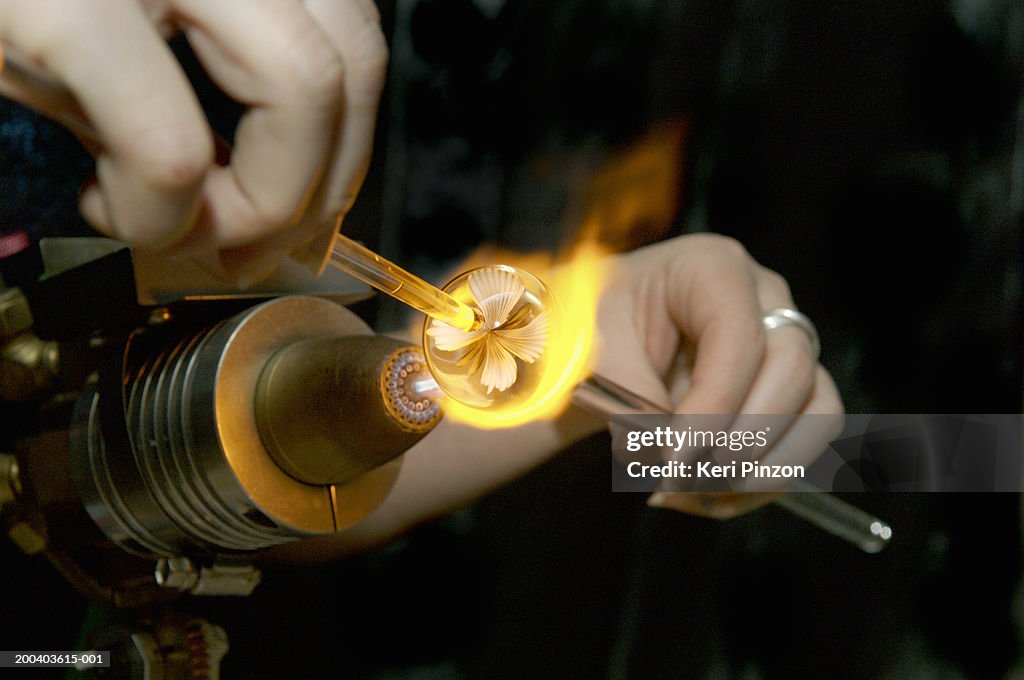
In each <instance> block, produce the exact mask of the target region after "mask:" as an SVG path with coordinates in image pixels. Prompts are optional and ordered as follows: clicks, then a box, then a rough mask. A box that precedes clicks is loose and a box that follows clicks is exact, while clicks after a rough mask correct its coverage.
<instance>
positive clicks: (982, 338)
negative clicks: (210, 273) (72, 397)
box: [0, 0, 1024, 679]
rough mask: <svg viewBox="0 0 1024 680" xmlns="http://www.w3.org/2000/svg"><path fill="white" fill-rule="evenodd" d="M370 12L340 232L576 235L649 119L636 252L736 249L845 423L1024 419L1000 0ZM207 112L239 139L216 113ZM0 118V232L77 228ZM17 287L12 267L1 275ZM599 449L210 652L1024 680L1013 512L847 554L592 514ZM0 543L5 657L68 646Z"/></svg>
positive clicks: (217, 605)
mask: <svg viewBox="0 0 1024 680" xmlns="http://www.w3.org/2000/svg"><path fill="white" fill-rule="evenodd" d="M382 10H383V14H384V23H385V31H386V34H387V35H388V38H389V43H390V45H391V50H392V66H391V72H390V74H389V83H388V88H387V90H386V91H385V99H384V103H383V108H382V112H381V125H380V129H379V133H378V144H377V151H376V155H375V159H374V164H373V167H372V168H371V172H370V175H369V177H368V180H367V184H366V187H365V189H364V191H363V193H362V195H361V197H360V199H359V201H358V202H357V205H356V206H355V208H354V210H353V212H352V213H351V214H350V215H349V217H348V218H347V219H346V222H345V227H344V228H345V229H346V230H347V232H348V233H349V234H350V235H352V236H354V237H356V238H359V239H361V240H364V241H366V242H367V243H368V244H369V245H371V246H374V247H377V248H380V249H381V250H382V251H383V252H384V254H386V255H388V256H389V257H392V258H394V259H396V260H398V261H399V262H401V263H403V264H406V265H407V266H409V267H410V268H411V269H413V270H414V271H417V272H420V273H425V274H433V273H439V272H441V271H443V270H444V269H445V268H447V267H450V266H451V265H452V264H453V263H455V262H457V261H458V259H459V258H461V257H463V256H464V255H465V254H467V253H468V252H469V251H471V250H472V249H473V248H474V247H476V246H477V245H479V244H481V243H484V242H496V243H500V244H504V245H507V246H509V247H514V248H518V249H537V248H542V247H547V248H550V247H555V246H558V245H561V244H564V242H565V241H566V240H567V239H568V238H569V237H570V236H571V234H572V233H573V231H574V230H575V229H576V228H577V227H578V224H579V216H580V215H581V214H584V213H586V211H587V209H588V207H589V206H591V204H592V202H593V191H592V189H593V187H594V186H595V182H596V181H597V178H600V177H601V176H603V175H602V173H604V172H605V171H607V170H608V168H609V167H612V168H614V164H615V163H616V162H617V159H621V158H622V154H623V153H625V152H626V151H628V149H630V148H633V145H635V143H636V141H637V140H638V139H644V138H647V137H645V135H648V134H649V133H650V131H651V130H658V129H664V126H666V125H668V127H669V128H670V129H673V130H675V131H677V133H678V136H676V137H672V136H670V139H672V140H674V141H673V145H672V146H671V149H670V150H671V152H672V156H671V158H674V159H676V160H675V163H674V165H672V164H670V165H671V167H670V170H671V171H672V172H673V173H675V174H673V177H675V178H677V179H676V181H675V184H674V186H675V187H676V192H675V193H676V196H675V198H676V202H675V203H674V205H673V206H672V209H671V210H668V211H667V212H666V211H665V210H651V211H649V212H647V213H643V214H641V215H640V216H639V217H638V218H637V220H638V222H640V224H635V225H633V228H632V229H631V230H630V232H629V240H630V242H631V245H638V244H640V243H642V242H647V241H651V240H656V239H660V238H664V237H667V236H670V235H672V234H678V233H687V232H697V231H714V232H719V233H724V234H729V235H732V236H735V237H736V238H738V239H740V240H741V241H742V242H743V243H744V244H745V245H746V247H747V248H748V249H749V250H750V252H751V253H752V254H753V255H754V257H755V258H757V259H758V260H759V261H760V262H762V263H763V264H765V265H767V266H769V267H772V268H773V269H776V270H777V271H779V272H781V273H783V274H784V275H785V276H786V277H787V279H788V280H789V281H790V284H791V286H792V289H793V293H794V298H795V299H796V300H797V302H798V304H799V305H800V307H801V309H802V310H803V311H805V312H806V313H807V314H808V315H809V316H810V317H811V318H812V319H814V321H815V323H816V324H817V325H818V328H819V330H820V332H821V335H822V345H823V354H822V362H823V363H824V364H825V365H826V367H827V368H828V369H829V370H830V371H831V372H832V374H833V376H835V378H836V382H837V384H838V386H839V388H840V391H841V393H842V396H843V399H844V401H845V403H846V406H847V409H848V410H849V411H850V412H857V413H957V412H980V413H1021V411H1022V404H1021V394H1022V386H1021V376H1022V366H1021V354H1022V352H1021V349H1022V338H1021V324H1022V320H1021V309H1022V306H1021V303H1022V300H1021V298H1022V289H1024V283H1022V282H1024V276H1022V253H1024V247H1022V245H1024V244H1022V229H1021V201H1022V197H1024V152H1022V146H1021V145H1022V138H1024V137H1022V134H1024V127H1022V126H1024V119H1022V118H1021V111H1022V110H1024V109H1022V108H1021V107H1022V105H1024V98H1022V90H1021V85H1022V82H1024V80H1022V73H1024V72H1022V59H1024V49H1022V43H1024V37H1022V36H1024V7H1022V5H1021V4H1020V3H1010V2H999V1H994V0H993V1H991V2H983V1H981V2H968V1H966V0H962V1H960V2H925V1H920V2H899V3H892V2H881V1H879V2H859V3H846V2H798V1H796V0H783V1H781V2H773V3H759V2H744V1H739V0H738V1H735V2H716V1H713V0H707V1H704V2H698V1H693V2H689V1H681V2H673V1H670V0H660V1H659V0H646V1H639V0H638V1H635V2H619V1H611V0H606V1H602V2H593V1H584V0H579V1H565V2H510V3H507V4H505V3H502V2H500V1H487V0H478V1H477V2H475V3H474V2H471V1H470V0H397V1H396V2H394V3H388V4H387V5H383V6H382ZM185 47H186V46H179V49H180V50H181V51H182V52H183V54H184V52H185V51H186V49H185ZM184 58H185V59H187V55H184ZM210 106H211V111H212V112H213V113H212V116H213V118H214V119H215V121H216V122H217V123H218V125H219V126H222V127H223V128H224V129H225V130H227V129H229V128H230V119H231V115H232V113H233V111H232V107H231V106H229V105H225V104H224V103H223V102H218V101H214V100H212V99H211V104H210ZM0 107H2V108H0V168H3V173H4V181H3V186H2V192H3V195H2V203H0V206H2V207H0V229H3V230H13V229H19V228H21V229H26V230H27V231H29V232H30V233H31V234H32V235H33V236H34V237H38V236H41V235H54V234H71V233H79V232H80V231H81V230H82V229H83V227H82V225H81V224H80V222H79V221H78V220H77V217H76V216H75V213H74V210H75V200H76V197H77V191H78V186H79V185H80V181H81V178H82V177H84V176H85V174H87V173H88V171H89V162H88V160H87V159H86V158H85V157H84V156H83V155H82V154H81V153H80V152H77V151H76V150H75V149H76V148H75V146H74V143H73V141H71V140H69V139H68V138H67V136H66V135H64V134H63V133H61V132H60V131H59V130H56V129H54V128H52V127H51V126H48V125H45V124H41V123H39V122H38V121H36V120H35V119H34V118H33V117H31V116H30V115H29V114H27V113H25V112H23V111H22V110H20V109H17V108H16V107H14V106H13V105H10V104H8V103H6V102H3V103H0ZM656 139H661V138H656ZM624 150H626V151H624ZM659 168H660V170H661V171H664V170H665V168H664V167H662V166H659ZM618 245H622V244H621V243H620V244H618ZM35 266H36V264H35V261H34V260H33V259H32V257H31V256H30V255H23V256H21V257H20V258H16V259H15V260H12V261H7V262H3V263H0V267H3V271H4V275H5V277H6V278H7V279H8V280H9V281H12V282H17V281H18V280H19V277H25V278H30V277H31V276H33V275H34V270H33V267H35ZM361 311H362V312H363V313H365V314H366V315H367V317H368V318H370V319H372V320H375V321H376V322H377V323H378V325H379V327H381V328H383V329H387V328H395V327H398V326H400V325H402V324H403V323H404V320H403V316H402V313H401V310H399V309H398V308H397V307H395V306H391V305H388V304H386V303H382V304H380V305H375V306H368V307H365V308H363V309H361ZM3 413H4V415H5V417H6V416H7V415H8V414H9V411H6V410H5V411H4V412H3ZM13 427H14V423H13V420H8V421H5V423H4V429H5V430H7V431H8V432H13V431H14V430H13V429H9V428H13ZM606 451H607V442H606V441H604V440H602V439H600V438H598V439H596V440H594V441H590V442H585V443H582V444H580V445H579V446H576V447H574V448H573V449H572V450H571V451H569V452H567V453H566V454H565V455H563V456H560V457H559V458H557V459H555V460H553V461H552V462H551V463H549V464H547V465H545V466H544V467H542V468H541V469H540V470H538V471H536V472H535V473H533V474H531V475H529V476H527V477H525V478H524V479H522V480H520V481H518V482H516V483H514V484H513V485H511V486H510V487H508V488H506V489H504V490H502V491H500V492H498V493H497V494H494V495H492V496H490V497H488V498H486V499H484V500H482V501H481V502H479V503H478V504H476V505H475V506H473V507H472V508H469V509H467V510H465V511H462V512H460V513H458V514H457V515H455V516H454V517H452V518H450V519H448V520H445V521H443V522H439V523H436V524H433V525H430V526H427V527H423V528H421V529H419V530H417V531H414V532H413V533H412V534H411V535H409V536H408V537H406V538H405V539H403V540H401V541H399V542H398V543H396V544H395V545H393V546H390V547H389V548H387V549H385V550H381V551H378V552H375V553H373V554H371V555H368V556H364V557H360V558H355V559H352V560H349V561H347V562H345V563H343V564H341V565H331V566H330V567H323V568H317V569H307V570H303V571H301V572H298V573H291V574H289V573H282V574H267V575H266V576H265V583H264V584H263V585H261V586H260V588H259V590H258V591H257V593H256V594H255V595H254V596H253V597H252V598H250V599H249V600H246V601H236V602H198V603H197V602H193V603H191V604H190V606H191V607H195V608H196V609H198V610H202V611H204V613H206V615H207V616H208V617H209V618H210V620H212V621H215V622H217V623H220V624H221V625H224V626H225V627H226V628H227V629H228V633H229V636H230V638H231V643H232V651H231V652H230V654H229V656H228V657H227V659H226V662H225V669H226V670H227V671H228V673H229V674H228V677H286V676H289V677H326V676H328V675H336V676H340V675H343V673H349V674H350V675H351V677H360V678H375V679H380V678H399V677H416V678H462V677H468V678H488V679H493V678H527V677H529V678H547V677H550V678H600V677H611V678H708V677H729V678H744V679H746V678H798V677H799V678H815V677H822V678H857V679H861V678H865V679H866V678H890V677H891V678H908V677H914V678H918V677H921V678H927V677H945V678H960V677H967V678H995V677H1002V676H1003V674H1004V673H1005V672H1006V671H1007V669H1008V668H1010V666H1011V665H1012V664H1013V663H1014V662H1015V660H1016V658H1017V656H1018V652H1019V650H1018V634H1017V631H1016V629H1015V624H1014V620H1013V616H1014V608H1013V605H1014V597H1015V589H1016V587H1017V582H1018V578H1019V575H1020V557H1019V554H1020V539H1019V522H1018V497H1017V495H1016V494H984V495H975V494H942V495H940V494H931V495H925V494H878V495H870V494H858V495H851V496H850V497H849V500H851V501H853V502H854V503H856V504H858V505H860V506H862V507H865V508H868V509H870V510H871V511H872V512H874V513H876V514H878V515H879V516H882V517H884V518H886V519H887V520H889V521H890V523H891V524H892V525H893V527H894V528H895V532H896V538H895V540H894V542H893V544H892V545H891V547H890V548H889V549H888V550H887V551H886V552H884V553H882V554H880V555H877V556H868V555H863V554H860V553H858V552H857V551H856V550H855V549H854V548H851V547H849V546H847V545H845V544H843V543H841V542H839V541H837V540H836V539H833V538H831V537H829V536H827V535H824V534H822V533H821V532H819V531H818V530H816V529H813V528H810V527H808V526H806V525H804V524H802V523H801V522H800V521H799V520H797V519H794V518H792V517H790V516H787V515H785V514H784V513H783V512H782V511H781V510H778V509H776V508H774V507H769V508H766V509H764V510H761V511H757V512H755V513H752V514H750V515H747V516H745V517H743V518H740V519H738V520H734V521H730V522H727V523H719V522H713V521H708V520H702V519H697V518H692V517H687V516H681V515H676V514H673V513H669V512H665V511H656V510H650V509H647V508H646V507H645V506H644V505H643V500H644V499H643V497H641V496H638V495H632V494H614V495H613V494H611V493H609V492H608V490H607V489H608V475H607V466H606ZM481 455H484V454H483V453H482V454H481ZM3 551H4V554H3V556H2V558H0V559H2V563H3V564H4V565H5V573H7V574H8V579H6V581H7V583H9V584H15V586H14V588H13V589H12V592H11V594H10V598H11V599H10V600H9V601H10V604H11V606H10V608H6V607H5V609H7V611H9V612H18V614H19V615H18V616H15V617H11V616H7V615H5V616H4V617H0V618H2V619H3V623H2V624H0V625H2V626H3V628H2V637H0V639H2V640H3V644H2V645H0V646H2V647H3V648H5V649H19V648H24V649H33V648H34V649H42V648H51V649H58V648H65V647H68V646H70V645H72V644H73V643H74V640H75V637H76V636H77V635H78V631H79V629H80V628H81V626H82V622H83V617H84V612H85V609H86V605H85V603H84V602H82V601H81V600H80V599H78V598H76V596H74V595H73V594H72V593H71V592H70V591H69V590H68V589H67V587H66V586H64V585H63V583H62V582H61V581H60V580H59V579H57V577H55V576H53V575H52V574H51V573H50V572H49V571H48V567H47V566H46V565H45V564H37V563H35V562H34V561H33V560H30V559H26V558H23V557H21V556H20V555H19V554H17V552H16V550H15V549H14V548H12V547H11V546H10V545H9V544H4V546H3ZM207 610H209V611H207ZM43 641H47V642H45V644H42V642H43ZM285 662H292V663H296V664H297V665H298V666H299V667H300V670H298V671H296V670H294V669H292V670H291V671H288V670H286V669H285V668H284V664H285ZM328 668H330V669H332V670H331V671H330V672H328V670H327V669H328Z"/></svg>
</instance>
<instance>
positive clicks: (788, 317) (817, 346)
mask: <svg viewBox="0 0 1024 680" xmlns="http://www.w3.org/2000/svg"><path fill="white" fill-rule="evenodd" d="M761 323H762V324H763V325H764V329H765V330H766V331H771V330H775V329H776V328H782V327H783V326H796V327H797V328H799V329H801V330H802V331H803V332H805V333H807V339H808V340H810V341H811V353H812V354H813V355H814V360H815V361H817V360H818V357H819V356H821V340H820V338H819V337H818V329H817V328H815V327H814V324H813V323H812V322H811V320H810V319H808V318H807V316H806V315H804V314H801V313H800V312H798V311H796V310H795V309H790V308H788V307H776V308H775V309H769V310H768V311H767V312H765V313H764V317H763V318H762V319H761Z"/></svg>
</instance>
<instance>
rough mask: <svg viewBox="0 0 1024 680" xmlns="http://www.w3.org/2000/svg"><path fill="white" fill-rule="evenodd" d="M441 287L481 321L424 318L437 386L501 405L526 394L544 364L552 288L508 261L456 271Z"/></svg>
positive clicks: (470, 400) (479, 404) (466, 400)
mask: <svg viewBox="0 0 1024 680" xmlns="http://www.w3.org/2000/svg"><path fill="white" fill-rule="evenodd" d="M444 291H445V292H446V293H448V294H449V295H451V296H452V297H454V298H455V299H456V300H458V301H459V302H462V303H464V304H466V305H468V306H469V307H471V308H472V309H473V310H474V311H475V312H476V313H477V314H478V316H479V317H480V318H481V320H482V321H481V324H480V326H479V328H476V329H474V330H469V331H466V330H462V329H459V328H456V327H454V326H451V325H449V324H447V323H444V322H443V321H439V320H437V319H427V321H426V323H425V324H424V327H423V348H424V354H425V355H426V358H427V364H428V366H429V368H430V372H431V373H432V374H433V376H434V379H435V380H436V381H437V383H438V385H439V386H440V387H441V389H442V390H444V391H445V392H446V393H447V394H448V396H449V397H451V398H453V399H456V400H457V401H460V402H462V403H463V404H466V405H468V406H472V407H475V408H492V407H498V406H500V407H506V406H510V405H514V404H515V403H516V402H518V401H522V400H525V399H526V398H528V397H529V396H530V395H531V394H532V392H533V390H534V389H535V388H536V387H537V385H538V383H539V382H540V376H541V375H542V373H543V371H544V369H545V354H546V349H547V344H548V341H549V334H550V330H551V326H552V323H551V322H552V319H551V315H552V314H553V313H554V312H555V309H556V308H555V303H554V298H553V297H552V295H551V291H550V290H548V288H547V286H545V285H544V284H543V283H541V282H540V281H539V280H538V279H537V278H536V277H534V276H533V275H531V274H530V273H528V272H526V271H523V270H522V269H518V268H516V267H510V266H507V265H492V266H487V267H480V268H478V269H473V270H470V271H468V272H465V273H463V274H460V275H459V276H457V277H456V278H454V279H453V280H452V281H451V282H450V283H448V285H446V286H445V287H444Z"/></svg>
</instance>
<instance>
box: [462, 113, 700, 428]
mask: <svg viewBox="0 0 1024 680" xmlns="http://www.w3.org/2000/svg"><path fill="white" fill-rule="evenodd" d="M688 130H689V121H688V120H685V119H683V120H669V121H663V122H662V123H661V124H658V125H655V126H653V127H652V128H651V129H650V130H648V131H647V133H646V134H644V135H642V136H641V137H640V138H638V139H637V140H635V142H634V143H632V144H630V145H628V146H626V147H624V148H622V149H619V150H617V151H615V152H614V153H611V154H610V155H609V157H608V158H607V159H606V160H605V162H604V163H603V164H602V165H601V167H600V168H599V169H598V171H597V172H596V173H595V174H594V176H593V177H591V178H590V180H589V181H588V182H587V183H585V185H583V186H582V187H579V188H578V189H577V191H578V192H579V193H577V195H576V196H575V198H574V199H570V205H569V206H568V208H567V211H566V212H567V214H575V215H577V216H579V217H578V219H580V223H581V228H580V229H579V236H578V239H577V243H578V245H577V246H575V247H574V248H573V249H572V250H571V251H570V252H569V254H568V255H567V256H566V257H564V258H560V260H559V261H558V262H556V261H555V258H554V257H552V256H550V255H545V254H532V255H523V254H515V253H510V252H505V251H498V250H496V249H493V248H491V249H486V248H485V249H481V250H480V251H477V252H476V253H475V254H474V255H472V256H471V257H470V258H469V260H468V261H467V262H464V263H463V265H462V267H461V268H460V271H466V270H468V269H472V268H474V267H480V266H485V265H493V264H507V265H512V266H514V267H519V268H521V269H524V270H525V271H527V272H529V273H531V274H533V275H534V276H535V277H537V278H538V279H540V280H541V281H542V282H544V283H545V284H546V285H547V286H548V288H550V289H551V292H552V293H553V295H554V297H555V298H556V299H557V300H558V301H559V302H560V303H561V304H560V308H561V309H560V314H559V315H558V316H557V317H555V318H554V319H553V321H552V326H551V329H550V334H549V338H550V340H549V345H548V347H547V349H546V357H545V359H544V367H543V369H542V370H543V373H542V376H541V378H540V382H539V384H538V385H537V387H536V389H535V390H534V391H533V392H532V393H531V394H530V395H529V396H528V397H527V398H526V399H525V400H524V401H521V402H516V403H511V404H507V405H503V406H497V407H491V408H488V409H481V408H474V407H472V406H467V405H465V404H462V403H459V402H456V401H455V400H454V399H447V400H446V401H445V404H444V411H445V414H446V415H447V417H448V418H450V419H452V420H456V421H459V422H463V423H467V424H470V425H473V426H474V427H477V428H484V429H493V428H507V427H515V426H517V425H522V424H525V423H527V422H530V421H533V420H538V419H551V418H555V417H557V416H558V415H559V414H560V413H561V412H562V411H563V410H564V409H565V408H566V407H567V406H568V405H569V402H570V400H571V399H572V393H573V389H574V388H575V387H576V385H577V384H579V382H580V381H582V380H584V379H585V378H586V377H587V376H588V375H589V374H590V371H591V364H592V355H593V354H594V351H593V350H594V344H595V335H596V328H597V323H596V322H597V307H598V301H599V299H600V296H601V293H602V289H603V286H604V284H605V282H606V281H607V280H608V279H609V278H610V275H611V271H610V267H611V259H610V258H609V257H607V256H608V255H609V254H610V253H611V252H614V251H622V250H629V249H631V248H635V247H637V246H638V245H643V244H644V243H649V242H651V241H654V240H657V239H658V238H661V237H663V236H664V234H665V233H666V232H667V231H668V229H669V227H670V226H671V223H672V220H673V219H674V217H675V215H676V212H677V210H678V207H679V196H680V193H681V187H682V184H683V181H682V180H683V178H682V176H681V168H682V162H681V159H682V158H683V154H684V153H685V139H686V135H687V132H688ZM580 189H582V191H580ZM572 204H575V205H572Z"/></svg>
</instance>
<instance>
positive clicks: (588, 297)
mask: <svg viewBox="0 0 1024 680" xmlns="http://www.w3.org/2000/svg"><path fill="white" fill-rule="evenodd" d="M605 255H606V252H605V251H604V250H603V249H602V248H600V247H599V246H597V245H596V244H593V243H584V244H582V245H580V246H578V247H576V248H575V249H574V250H573V251H572V254H571V255H570V257H569V258H568V259H567V260H566V261H565V262H563V263H558V264H556V263H555V262H554V261H553V259H552V258H551V257H549V256H545V255H542V254H541V255H537V254H534V255H517V254H511V253H500V254H498V253H496V252H494V251H489V252H487V253H483V252H480V253H477V254H476V255H474V256H473V257H472V258H471V262H470V263H467V266H466V268H471V267H473V266H478V265H479V264H480V263H481V262H483V261H486V262H487V263H489V264H490V263H495V262H500V263H502V264H508V265H512V266H514V267H519V268H521V269H524V270H526V271H528V272H530V273H531V274H533V275H534V276H536V277H537V278H538V279H540V280H541V281H543V282H544V283H545V284H546V285H547V286H548V288H550V289H551V292H552V294H553V295H554V297H555V299H556V300H557V301H558V302H559V303H560V305H559V306H560V309H559V313H558V314H556V315H554V316H553V317H552V321H551V328H550V334H549V336H548V337H549V338H550V339H549V342H548V346H547V348H546V349H545V357H544V360H543V364H542V365H541V366H540V368H539V369H538V370H540V371H541V375H540V378H539V381H538V383H537V386H536V388H535V389H534V390H533V391H532V392H531V393H530V394H529V395H528V396H527V397H526V398H525V399H523V400H518V401H515V402H513V403H508V404H504V405H502V406H495V407H491V408H487V409H481V408H474V407H472V406H467V405H465V404H462V403H459V402H457V401H455V400H454V399H447V400H446V401H445V403H444V412H445V415H446V416H447V417H448V418H450V419H452V420H455V421H458V422H462V423H467V424H470V425H473V426H474V427H477V428H483V429H496V428H506V427H515V426H517V425H522V424H525V423H528V422H531V421H534V420H538V419H550V418H555V417H557V416H558V415H559V414H560V413H561V412H562V411H563V410H564V409H565V408H566V407H567V406H568V405H569V401H570V399H571V398H572V391H573V388H574V387H575V386H576V385H577V384H578V383H579V382H580V381H581V380H583V379H584V378H586V377H587V375H588V374H589V373H590V367H591V364H590V361H591V355H592V349H593V345H594V334H595V325H596V324H595V323H594V321H595V319H596V318H597V303H598V300H599V298H600V295H601V289H602V282H603V281H605V280H606V279H607V273H606V270H607V267H608V260H607V258H606V257H605Z"/></svg>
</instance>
